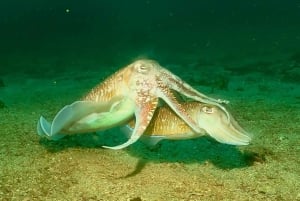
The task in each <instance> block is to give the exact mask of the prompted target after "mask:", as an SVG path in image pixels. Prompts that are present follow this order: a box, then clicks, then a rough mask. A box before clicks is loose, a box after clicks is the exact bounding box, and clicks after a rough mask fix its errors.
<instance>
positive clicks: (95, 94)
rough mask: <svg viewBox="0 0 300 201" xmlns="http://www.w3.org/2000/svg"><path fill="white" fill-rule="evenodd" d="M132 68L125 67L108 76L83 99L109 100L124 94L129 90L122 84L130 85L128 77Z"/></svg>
mask: <svg viewBox="0 0 300 201" xmlns="http://www.w3.org/2000/svg"><path fill="white" fill-rule="evenodd" d="M131 72H132V70H131V68H127V67H125V68H123V69H120V70H119V71H117V72H115V73H114V74H113V75H111V76H110V77H108V78H107V79H106V80H104V81H103V82H102V83H100V84H99V85H97V86H96V87H94V88H93V89H92V90H91V91H90V92H89V93H88V94H87V95H85V96H84V97H83V98H82V100H85V101H96V102H98V101H99V102H100V101H109V100H111V99H112V98H114V97H115V96H122V95H123V96H124V95H126V93H128V90H127V89H126V88H125V87H122V86H128V79H129V77H130V74H131Z"/></svg>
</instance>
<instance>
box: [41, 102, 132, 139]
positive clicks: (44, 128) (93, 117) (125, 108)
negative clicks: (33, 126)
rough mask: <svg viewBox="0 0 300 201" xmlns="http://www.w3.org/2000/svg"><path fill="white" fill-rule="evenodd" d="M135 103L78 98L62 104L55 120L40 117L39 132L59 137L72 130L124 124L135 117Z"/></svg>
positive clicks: (81, 130)
mask: <svg viewBox="0 0 300 201" xmlns="http://www.w3.org/2000/svg"><path fill="white" fill-rule="evenodd" d="M133 114H134V104H133V102H132V101H131V100H129V99H126V98H125V99H121V97H119V98H113V99H112V100H111V101H108V102H92V101H76V102H74V103H73V104H71V105H67V106H65V107H64V108H62V109H61V110H60V111H59V112H58V113H57V115H56V116H55V118H54V120H53V122H52V123H49V122H48V121H47V120H46V119H45V118H44V117H42V116H41V117H40V119H39V121H38V125H37V131H38V134H39V135H40V136H43V137H46V138H48V139H51V140H58V139H60V138H62V137H64V136H65V135H68V134H73V133H86V132H95V131H100V130H105V129H109V128H112V127H115V126H119V125H123V124H124V123H126V122H127V121H128V120H129V119H131V118H133Z"/></svg>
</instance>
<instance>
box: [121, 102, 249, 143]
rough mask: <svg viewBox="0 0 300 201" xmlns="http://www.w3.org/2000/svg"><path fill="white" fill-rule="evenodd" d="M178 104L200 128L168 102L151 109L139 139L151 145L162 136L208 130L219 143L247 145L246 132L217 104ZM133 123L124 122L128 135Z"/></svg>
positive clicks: (186, 135)
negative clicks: (151, 115)
mask: <svg viewBox="0 0 300 201" xmlns="http://www.w3.org/2000/svg"><path fill="white" fill-rule="evenodd" d="M182 106H183V107H184V108H185V110H186V111H187V112H188V113H189V114H190V115H191V118H192V119H193V120H194V121H195V122H196V123H197V125H198V126H199V127H200V131H198V132H195V131H194V130H192V129H191V127H189V126H188V125H187V124H186V123H185V122H184V121H183V120H182V119H181V118H180V117H179V116H178V115H177V114H176V113H174V111H172V110H171V109H170V108H169V107H168V106H162V107H159V108H158V109H157V110H156V111H155V113H154V115H153V118H152V120H151V122H150V124H149V126H148V127H147V129H146V130H145V132H144V134H143V136H142V138H141V139H143V140H144V141H146V142H147V143H149V144H151V145H155V144H156V143H158V142H159V141H160V140H163V139H169V140H182V139H191V138H197V137H201V136H203V135H206V134H208V135H209V136H210V137H212V138H214V139H215V140H217V141H218V142H220V143H225V144H231V145H247V144H249V142H250V141H251V137H250V135H249V134H248V133H247V132H246V131H245V130H244V129H242V128H241V127H240V126H239V125H238V123H237V122H236V121H235V120H234V118H233V117H232V116H230V122H228V119H227V114H226V113H225V112H224V111H223V110H221V109H220V108H219V107H217V106H214V105H209V104H203V103H199V102H185V103H182ZM133 126H134V120H132V121H131V122H130V123H129V124H128V125H127V126H126V128H125V129H126V130H125V132H127V133H129V135H130V133H131V131H132V127H133Z"/></svg>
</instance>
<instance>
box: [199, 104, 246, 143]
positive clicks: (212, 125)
mask: <svg viewBox="0 0 300 201" xmlns="http://www.w3.org/2000/svg"><path fill="white" fill-rule="evenodd" d="M227 115H228V113H227V114H226V113H225V112H224V110H222V109H221V108H219V107H217V106H212V105H208V104H205V105H201V106H199V108H198V110H197V114H196V117H197V123H198V125H199V127H201V128H203V129H204V130H205V131H206V132H207V134H209V135H210V136H211V137H213V138H214V139H216V140H217V141H218V142H221V143H226V144H231V145H248V144H249V142H250V141H251V137H250V135H249V134H248V133H247V132H246V131H245V130H244V129H242V128H241V127H240V126H239V125H238V123H237V122H236V121H235V120H234V118H233V117H232V116H231V115H230V121H229V122H228V118H227Z"/></svg>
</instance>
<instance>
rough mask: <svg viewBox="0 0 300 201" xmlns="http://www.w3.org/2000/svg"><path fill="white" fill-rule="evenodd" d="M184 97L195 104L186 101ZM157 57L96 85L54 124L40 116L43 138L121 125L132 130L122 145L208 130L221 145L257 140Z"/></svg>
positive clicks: (197, 134) (194, 135)
mask: <svg viewBox="0 0 300 201" xmlns="http://www.w3.org/2000/svg"><path fill="white" fill-rule="evenodd" d="M179 95H183V96H185V97H187V98H188V99H191V100H193V102H190V101H189V102H188V101H180V100H179V99H178V97H179ZM223 103H228V101H225V100H216V99H213V98H210V97H208V96H206V95H204V94H202V93H200V92H198V91H197V90H195V89H194V88H192V87H191V86H190V85H188V84H187V83H186V82H184V81H183V80H181V79H180V78H179V77H178V76H176V75H174V74H173V73H171V72H170V71H168V70H167V69H165V68H163V67H162V66H160V65H159V64H158V63H157V62H156V61H153V60H146V59H144V60H137V61H135V62H133V63H132V64H130V65H128V66H126V67H124V68H123V69H121V70H119V71H117V72H116V73H114V74H113V75H111V76H110V77H109V78H107V79H106V80H105V81H103V82H102V83H100V84H99V85H98V86H96V87H95V88H93V89H92V90H91V91H90V92H89V93H88V94H87V95H86V96H84V97H83V98H82V99H81V100H80V101H76V102H74V103H72V104H71V105H67V106H65V107H64V108H62V109H61V110H60V111H59V112H58V113H57V115H56V116H55V117H54V120H53V122H52V123H49V122H47V120H46V119H45V118H44V117H42V116H41V117H40V119H39V121H38V125H37V131H38V134H39V135H40V136H43V137H46V138H48V139H50V140H58V139H60V138H62V137H64V136H65V135H70V134H76V133H88V132H97V131H101V130H106V129H110V128H113V127H117V126H125V125H127V126H126V127H127V128H128V130H129V131H130V137H129V139H128V141H126V142H125V143H123V144H120V145H117V146H113V147H109V146H103V147H105V148H110V149H122V148H125V147H127V146H129V145H131V144H133V143H134V142H136V141H137V140H138V139H140V138H141V137H143V138H149V139H150V140H152V144H155V143H157V142H159V141H160V140H162V139H176V140H180V139H190V138H197V137H200V136H203V135H205V134H208V135H209V136H211V137H212V138H214V139H216V140H217V141H219V142H221V143H226V144H232V145H247V144H249V142H250V140H251V138H250V136H249V135H248V134H247V132H245V131H244V130H243V129H242V128H241V127H240V126H239V125H238V124H237V122H236V121H235V120H234V118H233V117H232V116H231V114H230V113H229V112H228V111H227V109H226V108H225V107H224V106H223Z"/></svg>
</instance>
